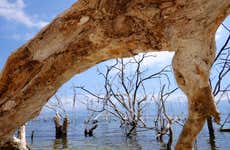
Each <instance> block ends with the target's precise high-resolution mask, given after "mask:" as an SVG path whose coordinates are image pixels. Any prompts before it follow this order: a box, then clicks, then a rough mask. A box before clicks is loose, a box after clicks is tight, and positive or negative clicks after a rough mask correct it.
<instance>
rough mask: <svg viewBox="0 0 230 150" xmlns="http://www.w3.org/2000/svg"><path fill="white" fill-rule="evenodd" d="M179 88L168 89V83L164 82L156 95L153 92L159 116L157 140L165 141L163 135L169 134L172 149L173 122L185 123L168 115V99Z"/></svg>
mask: <svg viewBox="0 0 230 150" xmlns="http://www.w3.org/2000/svg"><path fill="white" fill-rule="evenodd" d="M177 89H178V88H175V89H172V90H168V91H167V89H166V85H165V84H164V85H163V86H162V87H160V91H159V93H158V94H157V95H156V96H155V95H154V94H153V97H152V98H153V100H154V102H155V104H156V106H157V116H156V119H155V120H154V125H155V130H156V132H157V140H159V141H160V142H164V141H163V136H164V135H168V142H167V149H171V145H172V142H173V130H172V125H173V123H177V124H179V125H182V126H183V123H181V122H180V120H181V119H179V118H177V117H175V118H173V117H171V116H169V115H168V113H167V110H166V101H167V99H168V98H169V97H170V96H171V95H172V94H173V93H174V92H176V90H177Z"/></svg>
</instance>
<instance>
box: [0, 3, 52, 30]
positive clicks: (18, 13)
mask: <svg viewBox="0 0 230 150" xmlns="http://www.w3.org/2000/svg"><path fill="white" fill-rule="evenodd" d="M24 8H25V3H24V1H23V0H16V1H15V2H10V1H9V0H0V17H3V18H5V19H7V20H11V21H15V22H18V23H21V24H24V25H25V26H27V27H36V28H41V27H44V26H45V25H47V24H48V23H47V22H45V21H42V20H34V19H33V18H32V17H31V16H29V15H28V14H26V13H25V11H24Z"/></svg>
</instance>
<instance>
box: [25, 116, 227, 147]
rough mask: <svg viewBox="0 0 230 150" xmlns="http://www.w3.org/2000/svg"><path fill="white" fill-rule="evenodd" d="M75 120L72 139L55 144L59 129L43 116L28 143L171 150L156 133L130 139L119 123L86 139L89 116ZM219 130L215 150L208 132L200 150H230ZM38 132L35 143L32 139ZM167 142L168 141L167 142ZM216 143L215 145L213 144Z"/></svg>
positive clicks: (107, 124)
mask: <svg viewBox="0 0 230 150" xmlns="http://www.w3.org/2000/svg"><path fill="white" fill-rule="evenodd" d="M76 118H77V119H72V120H71V122H70V126H69V131H68V139H66V140H55V129H54V123H53V121H52V117H51V116H50V115H49V117H48V118H47V117H46V119H45V118H43V117H42V116H40V117H39V118H38V119H36V120H34V121H32V122H29V123H28V125H27V142H28V144H29V145H30V147H31V148H32V149H33V150H52V149H70V150H71V149H74V150H159V149H162V150H163V149H167V148H166V144H165V143H159V142H158V141H157V140H156V138H155V132H154V131H142V132H140V130H137V135H136V136H132V137H131V138H126V137H125V136H124V135H123V133H122V130H121V128H120V127H119V122H118V121H115V120H111V121H109V122H106V121H104V122H100V123H99V126H98V128H97V129H96V130H95V134H94V136H93V137H87V138H86V137H85V136H84V132H83V131H84V123H83V122H84V119H85V118H86V116H85V115H77V117H76ZM173 128H174V130H173V132H174V143H173V145H174V144H175V141H176V139H177V138H178V133H180V131H181V127H180V126H174V127H173ZM218 128H219V126H218V127H217V126H215V129H216V131H215V134H216V138H215V140H214V142H215V143H214V144H212V145H213V146H211V144H210V141H209V136H208V131H207V128H206V127H205V128H204V129H203V130H202V132H201V133H200V135H199V137H198V140H197V142H196V147H197V149H198V150H210V149H211V150H230V142H229V141H230V133H221V132H219V131H218ZM32 130H34V131H35V132H34V133H35V134H34V140H33V142H32V141H31V139H30V135H31V132H32ZM165 141H167V139H165ZM212 143H213V142H212Z"/></svg>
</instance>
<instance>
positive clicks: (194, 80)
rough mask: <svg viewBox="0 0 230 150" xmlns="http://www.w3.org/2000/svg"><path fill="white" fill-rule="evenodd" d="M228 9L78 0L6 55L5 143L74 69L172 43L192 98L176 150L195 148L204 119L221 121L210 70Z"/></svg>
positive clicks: (1, 102)
mask: <svg viewBox="0 0 230 150" xmlns="http://www.w3.org/2000/svg"><path fill="white" fill-rule="evenodd" d="M229 13H230V1H229V0H189V1H188V0H167V1H166V0H78V2H77V3H76V4H74V5H73V6H72V7H71V8H70V9H68V10H66V11H65V12H64V13H62V14H61V15H59V16H58V17H57V18H56V19H54V21H53V22H52V23H50V24H49V25H48V26H46V27H45V28H44V29H42V30H41V31H40V32H39V33H38V34H37V35H36V36H35V37H34V38H33V39H31V40H30V41H29V42H27V43H26V44H24V45H23V46H22V47H20V48H19V49H17V50H16V51H15V52H14V53H13V54H12V55H11V56H10V57H9V58H8V60H7V63H6V65H5V66H4V69H3V70H2V72H1V74H0V122H1V124H0V145H2V144H4V143H6V142H7V141H8V140H9V139H10V138H11V137H12V135H13V133H14V131H15V130H16V129H17V128H18V127H20V126H21V125H23V124H25V123H26V122H27V121H28V120H30V119H32V118H34V117H35V116H37V115H38V114H39V112H40V111H41V109H42V107H43V106H44V105H45V103H46V102H47V101H48V100H49V98H50V97H51V96H52V95H53V94H54V93H55V91H56V90H57V89H58V88H59V87H60V86H61V85H62V84H64V83H65V82H66V81H67V80H68V79H70V78H71V77H72V76H73V75H75V74H76V73H80V72H82V71H84V70H86V69H88V68H90V67H92V66H94V65H96V64H97V63H100V62H102V61H104V60H108V59H111V58H118V57H128V56H133V55H135V54H137V53H140V52H150V51H163V50H170V51H175V52H176V53H175V56H174V58H173V69H174V74H175V77H176V80H177V83H178V85H179V87H180V88H181V89H182V90H183V91H184V93H185V94H186V95H187V97H188V102H189V115H188V120H187V122H186V124H185V126H184V128H183V131H182V133H181V136H180V138H179V139H178V142H177V144H176V147H175V149H176V150H184V149H188V150H191V149H192V146H193V143H194V141H195V139H196V137H197V135H198V134H199V132H200V130H201V129H202V127H203V125H204V122H205V120H206V118H207V117H209V116H213V117H214V118H215V120H216V121H217V122H219V120H220V118H219V113H218V111H217V110H216V106H215V104H214V100H213V95H212V92H211V89H210V85H209V71H210V68H211V65H212V62H213V60H214V57H215V51H214V45H215V43H214V34H215V31H216V30H217V27H218V26H219V25H220V23H221V22H222V21H223V19H224V18H225V17H226V16H227V15H228V14H229ZM12 122H14V123H12Z"/></svg>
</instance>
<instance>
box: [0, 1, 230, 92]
mask: <svg viewBox="0 0 230 150" xmlns="http://www.w3.org/2000/svg"><path fill="white" fill-rule="evenodd" d="M75 1H76V0H47V1H45V0H43V1H42V0H0V70H1V69H2V67H3V65H4V63H5V61H6V59H7V57H8V56H9V55H10V54H11V53H12V51H14V50H15V49H17V48H18V47H20V46H21V45H22V44H23V43H25V42H26V41H27V40H29V39H30V38H31V37H33V36H34V35H35V34H36V33H37V32H38V31H39V30H40V29H41V28H42V27H43V26H44V25H46V24H48V23H49V22H50V21H51V20H52V19H53V18H54V17H55V16H57V15H58V14H60V13H61V12H63V11H64V10H65V9H67V8H68V7H70V6H71V5H72V4H73V3H74V2H75ZM224 24H225V25H226V26H228V27H229V28H230V16H229V17H227V18H226V20H225V22H224ZM227 34H228V32H227V31H226V30H225V29H224V28H223V27H222V26H220V28H219V29H218V31H217V34H216V42H217V49H219V48H220V46H221V45H222V44H223V42H224V41H225V38H226V36H227ZM154 55H158V57H157V58H156V59H154V60H150V61H147V62H146V65H147V66H148V67H149V70H153V71H157V70H158V69H160V68H161V66H164V65H167V64H170V63H171V59H172V57H173V53H168V52H166V53H162V54H160V53H154ZM108 63H111V61H107V62H104V63H102V64H100V65H98V66H96V67H93V68H91V69H89V70H87V71H85V72H84V73H82V74H80V75H76V76H75V77H74V78H72V79H71V80H70V81H69V82H67V83H66V84H65V85H63V87H62V88H61V89H60V90H59V93H60V95H65V94H70V93H72V91H71V90H70V87H72V85H73V84H75V85H87V86H88V87H89V88H91V89H95V88H97V87H100V86H101V79H100V78H98V77H95V74H96V68H97V67H99V68H102V69H103V67H104V66H105V64H108ZM159 64H161V65H159ZM85 79H88V80H85ZM174 84H175V81H174ZM151 85H153V84H152V83H149V84H148V85H147V86H149V87H150V86H151ZM70 91H71V92H70Z"/></svg>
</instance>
